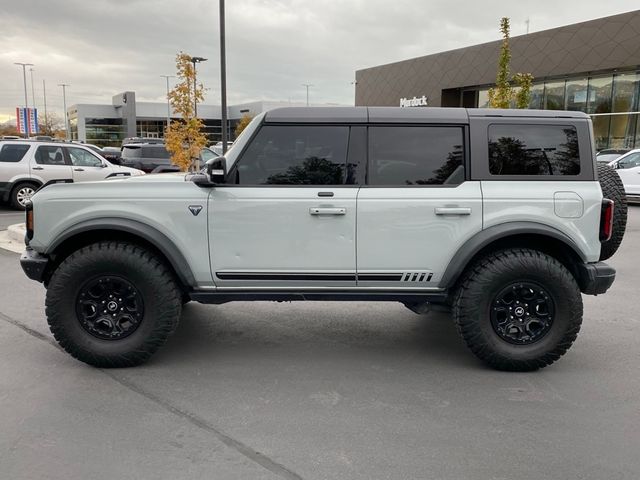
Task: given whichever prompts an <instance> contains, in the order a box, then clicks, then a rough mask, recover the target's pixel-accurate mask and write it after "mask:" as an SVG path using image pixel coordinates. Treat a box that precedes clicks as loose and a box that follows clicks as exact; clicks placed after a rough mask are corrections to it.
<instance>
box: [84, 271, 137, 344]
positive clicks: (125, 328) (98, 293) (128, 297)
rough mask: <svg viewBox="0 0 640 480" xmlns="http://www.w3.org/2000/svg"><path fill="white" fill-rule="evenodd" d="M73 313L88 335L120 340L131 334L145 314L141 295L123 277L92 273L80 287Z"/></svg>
mask: <svg viewBox="0 0 640 480" xmlns="http://www.w3.org/2000/svg"><path fill="white" fill-rule="evenodd" d="M76 315H77V316H78V320H79V321H80V325H82V328H84V329H85V330H86V331H87V332H89V333H90V334H91V335H93V336H95V337H97V338H100V339H103V340H120V339H122V338H125V337H128V336H129V335H131V334H132V333H133V332H134V331H135V330H136V329H137V328H138V326H139V325H140V322H141V321H142V319H143V317H144V304H143V302H142V295H141V294H140V292H139V291H138V289H137V288H136V287H135V286H134V285H133V284H132V283H131V282H129V281H128V280H125V279H124V278H122V277H119V276H114V275H102V276H99V277H95V278H93V279H91V280H89V281H88V282H86V283H85V284H84V285H83V286H82V287H81V288H80V291H79V292H78V296H77V300H76Z"/></svg>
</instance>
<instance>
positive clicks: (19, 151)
mask: <svg viewBox="0 0 640 480" xmlns="http://www.w3.org/2000/svg"><path fill="white" fill-rule="evenodd" d="M140 174H142V172H140V171H139V170H135V169H132V168H126V167H120V166H118V165H113V164H111V163H110V162H109V161H107V160H105V159H104V158H102V157H101V156H100V155H98V154H96V153H95V152H93V151H92V150H91V149H90V148H87V147H86V146H85V145H81V144H74V143H60V142H40V141H31V140H10V141H4V140H3V141H0V200H2V201H3V202H10V203H11V205H12V206H13V207H14V208H17V209H21V210H23V209H24V208H25V205H26V203H27V201H28V200H29V199H30V198H31V196H32V195H33V194H34V193H35V191H36V190H38V189H39V188H41V187H42V186H44V185H46V184H47V183H50V182H59V181H65V182H86V181H92V180H104V179H106V178H112V177H117V176H135V175H140Z"/></svg>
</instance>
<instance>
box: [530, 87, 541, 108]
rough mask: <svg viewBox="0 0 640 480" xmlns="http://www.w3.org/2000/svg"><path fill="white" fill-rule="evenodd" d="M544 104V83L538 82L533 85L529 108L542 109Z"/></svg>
mask: <svg viewBox="0 0 640 480" xmlns="http://www.w3.org/2000/svg"><path fill="white" fill-rule="evenodd" d="M543 105H544V83H538V84H534V85H532V86H531V100H529V108H535V109H541V108H542V107H543Z"/></svg>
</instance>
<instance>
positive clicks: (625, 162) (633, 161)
mask: <svg viewBox="0 0 640 480" xmlns="http://www.w3.org/2000/svg"><path fill="white" fill-rule="evenodd" d="M635 167H640V153H632V154H630V155H627V156H626V157H624V158H622V159H620V161H618V168H635Z"/></svg>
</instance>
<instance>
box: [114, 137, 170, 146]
mask: <svg viewBox="0 0 640 480" xmlns="http://www.w3.org/2000/svg"><path fill="white" fill-rule="evenodd" d="M131 143H154V144H163V143H164V138H155V137H127V138H125V139H124V140H123V141H122V146H123V147H124V146H125V145H129V144H131Z"/></svg>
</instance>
